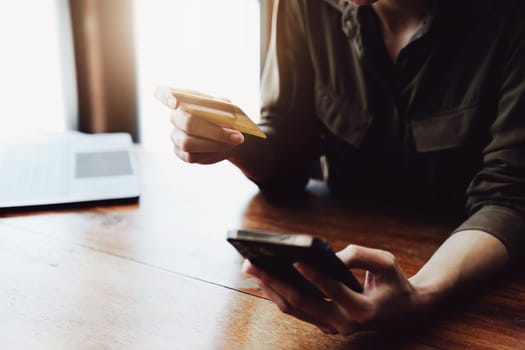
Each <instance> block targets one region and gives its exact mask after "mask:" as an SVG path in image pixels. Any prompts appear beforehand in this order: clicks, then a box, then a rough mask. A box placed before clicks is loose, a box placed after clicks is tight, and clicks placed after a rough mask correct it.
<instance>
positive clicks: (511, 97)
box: [454, 6, 525, 260]
mask: <svg viewBox="0 0 525 350" xmlns="http://www.w3.org/2000/svg"><path fill="white" fill-rule="evenodd" d="M521 7H522V8H523V6H521ZM523 12H524V11H521V13H522V14H523ZM516 23H518V22H514V26H513V28H512V31H511V30H509V31H508V33H512V34H510V36H511V38H510V40H509V42H508V47H509V48H510V49H509V50H508V51H507V52H506V53H505V57H506V59H505V64H504V66H503V69H502V79H501V85H500V94H499V100H498V108H497V117H496V119H495V121H494V122H493V123H492V126H491V128H490V132H491V136H492V137H491V141H490V142H489V143H488V145H487V146H486V147H485V149H484V150H483V154H482V156H483V167H482V169H481V170H480V171H479V172H478V173H477V174H476V175H475V177H474V178H473V180H472V182H471V183H470V185H469V187H468V189H467V208H468V210H469V213H470V215H471V216H470V217H469V218H468V219H467V220H466V221H465V222H464V223H463V224H462V225H461V226H460V227H459V228H458V229H457V230H456V231H454V232H458V231H463V230H472V229H475V230H481V231H484V232H487V233H489V234H492V235H494V236H496V237H497V238H499V239H500V240H501V242H502V243H503V244H504V245H505V246H506V248H507V250H508V252H509V254H510V257H511V259H513V260H515V259H517V258H520V257H523V255H524V253H525V30H524V29H525V26H524V25H523V24H520V25H519V26H517V25H516ZM517 27H518V28H517ZM509 28H510V27H509Z"/></svg>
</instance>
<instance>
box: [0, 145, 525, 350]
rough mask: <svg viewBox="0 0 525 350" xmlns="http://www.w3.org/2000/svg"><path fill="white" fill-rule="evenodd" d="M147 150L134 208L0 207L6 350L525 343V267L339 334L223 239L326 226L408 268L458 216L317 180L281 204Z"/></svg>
mask: <svg viewBox="0 0 525 350" xmlns="http://www.w3.org/2000/svg"><path fill="white" fill-rule="evenodd" d="M137 152H138V158H139V163H140V165H141V172H142V179H143V183H142V185H143V195H142V197H141V199H140V202H139V203H138V204H129V205H120V206H98V207H88V208H75V209H63V210H47V211H38V212H29V213H19V214H9V215H7V214H4V215H1V216H0V276H1V278H2V280H1V284H0V307H1V309H0V349H327V348H329V349H365V348H366V349H392V348H402V349H438V348H439V349H466V348H468V349H525V278H524V276H523V274H522V273H515V274H513V275H512V276H508V277H505V278H504V279H503V281H502V282H501V283H499V284H497V285H496V286H495V287H492V288H488V289H487V290H486V291H484V292H483V293H480V295H479V296H471V297H469V298H468V300H465V301H463V302H460V303H455V304H454V305H451V306H450V307H447V308H446V309H444V310H443V312H442V313H440V314H439V315H429V319H430V318H435V319H436V321H434V322H432V324H428V325H424V326H422V327H418V328H417V329H407V330H406V332H403V334H401V335H397V336H394V335H391V334H390V335H389V334H384V333H359V334H355V335H353V336H350V337H342V336H330V335H325V334H323V333H321V332H320V331H318V330H317V328H315V327H313V326H310V325H308V324H305V323H302V322H300V321H297V320H295V319H293V318H291V317H289V316H286V315H284V314H281V313H280V312H279V311H278V309H277V308H276V307H275V306H274V305H273V304H272V303H271V302H269V301H268V300H266V299H265V298H264V297H262V293H261V292H260V290H258V289H257V287H256V285H255V284H254V283H253V281H251V280H250V279H246V278H244V277H243V276H242V275H241V273H240V264H241V258H240V257H239V255H238V254H237V253H236V252H235V250H234V249H233V248H232V247H231V246H229V244H228V243H227V242H226V241H225V234H226V231H227V230H228V229H229V228H234V227H246V228H254V229H270V230H279V231H292V232H304V233H310V234H316V235H321V236H323V237H325V238H326V239H328V240H329V241H330V243H331V244H332V246H333V247H334V248H335V249H340V248H343V247H344V246H346V245H347V244H348V243H351V242H353V243H357V244H362V245H367V246H373V247H377V248H382V249H386V250H389V251H391V252H393V253H394V254H395V255H396V256H397V257H398V259H399V262H400V264H401V266H402V268H403V270H404V271H405V273H406V274H407V275H411V274H413V273H415V272H416V271H417V270H418V269H419V267H420V266H421V265H422V264H423V263H424V262H425V260H426V259H428V258H429V257H430V255H431V254H432V252H433V251H434V250H435V249H436V247H437V246H438V245H439V244H440V243H441V242H442V241H443V240H444V239H445V238H446V236H447V234H448V232H449V231H450V229H451V228H452V227H453V226H454V225H455V223H454V222H450V220H448V222H447V220H443V219H437V218H431V217H422V216H420V215H415V214H410V213H404V212H402V211H401V210H389V209H386V208H383V209H378V208H363V207H361V206H357V205H346V204H345V205H343V204H341V203H336V202H335V201H333V200H332V199H331V198H330V196H329V194H328V193H327V191H326V189H325V188H324V187H323V185H322V184H320V183H313V184H312V185H311V186H309V191H308V194H307V196H306V197H305V198H304V200H302V201H300V203H299V204H288V205H277V204H275V203H270V202H268V201H267V200H265V199H264V198H263V197H262V196H261V195H259V194H258V192H257V188H256V187H255V186H254V185H253V184H251V183H250V182H249V181H248V180H246V179H245V178H244V177H243V175H242V174H241V173H240V172H239V171H238V170H236V169H234V168H233V167H232V166H230V165H229V164H226V163H223V164H218V165H214V166H207V167H204V166H195V165H193V166H191V165H187V164H183V163H182V162H180V161H178V160H177V159H175V157H174V156H167V155H166V156H159V155H154V154H151V153H148V152H146V151H144V150H142V149H141V148H138V150H137ZM358 276H361V277H360V278H362V274H359V273H358Z"/></svg>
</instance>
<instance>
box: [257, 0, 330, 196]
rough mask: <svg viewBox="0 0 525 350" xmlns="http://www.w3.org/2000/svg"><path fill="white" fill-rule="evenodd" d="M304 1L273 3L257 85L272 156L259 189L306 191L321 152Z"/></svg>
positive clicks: (263, 128)
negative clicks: (273, 163) (271, 168)
mask: <svg viewBox="0 0 525 350" xmlns="http://www.w3.org/2000/svg"><path fill="white" fill-rule="evenodd" d="M302 6H304V3H303V2H302V1H296V0H285V1H276V3H275V8H274V12H273V19H272V35H271V39H270V44H269V49H268V54H267V57H266V61H265V67H264V71H263V76H262V83H261V98H262V105H261V106H262V107H261V122H260V123H259V125H260V127H261V129H262V130H263V131H264V132H265V133H266V135H267V136H268V141H269V142H270V144H271V147H272V149H273V153H274V156H275V159H276V168H275V170H274V174H275V175H274V176H273V178H272V179H271V180H270V181H267V182H265V183H258V185H259V187H260V188H261V189H262V190H269V191H271V190H276V191H282V190H283V189H287V190H290V189H296V190H297V189H300V190H301V191H302V190H303V189H304V186H305V184H306V183H307V181H308V178H309V169H311V165H312V161H314V160H315V159H316V158H317V159H318V157H319V153H320V135H319V121H318V118H317V116H316V114H315V102H314V72H313V68H312V64H311V61H310V55H309V49H308V45H307V41H306V39H305V31H304V25H303V21H304V18H303V16H302V10H303V9H302Z"/></svg>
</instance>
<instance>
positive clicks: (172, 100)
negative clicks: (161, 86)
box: [168, 97, 177, 108]
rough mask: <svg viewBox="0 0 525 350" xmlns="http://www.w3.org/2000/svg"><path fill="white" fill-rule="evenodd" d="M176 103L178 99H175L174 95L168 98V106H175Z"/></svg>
mask: <svg viewBox="0 0 525 350" xmlns="http://www.w3.org/2000/svg"><path fill="white" fill-rule="evenodd" d="M176 105H177V101H175V99H174V98H172V97H170V98H168V106H169V107H170V108H175V106H176Z"/></svg>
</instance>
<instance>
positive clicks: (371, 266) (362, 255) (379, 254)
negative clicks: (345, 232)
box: [337, 244, 397, 273]
mask: <svg viewBox="0 0 525 350" xmlns="http://www.w3.org/2000/svg"><path fill="white" fill-rule="evenodd" d="M337 256H338V257H339V259H341V260H342V261H343V262H344V263H345V265H346V266H348V267H349V268H358V269H363V270H369V271H371V272H372V273H374V272H376V273H381V272H383V273H384V272H388V271H391V270H392V269H395V267H396V266H397V263H396V258H395V257H394V255H393V254H392V253H390V252H387V251H385V250H381V249H373V248H367V247H362V246H358V245H354V244H351V245H349V246H347V247H346V248H345V249H343V250H341V251H339V252H337Z"/></svg>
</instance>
